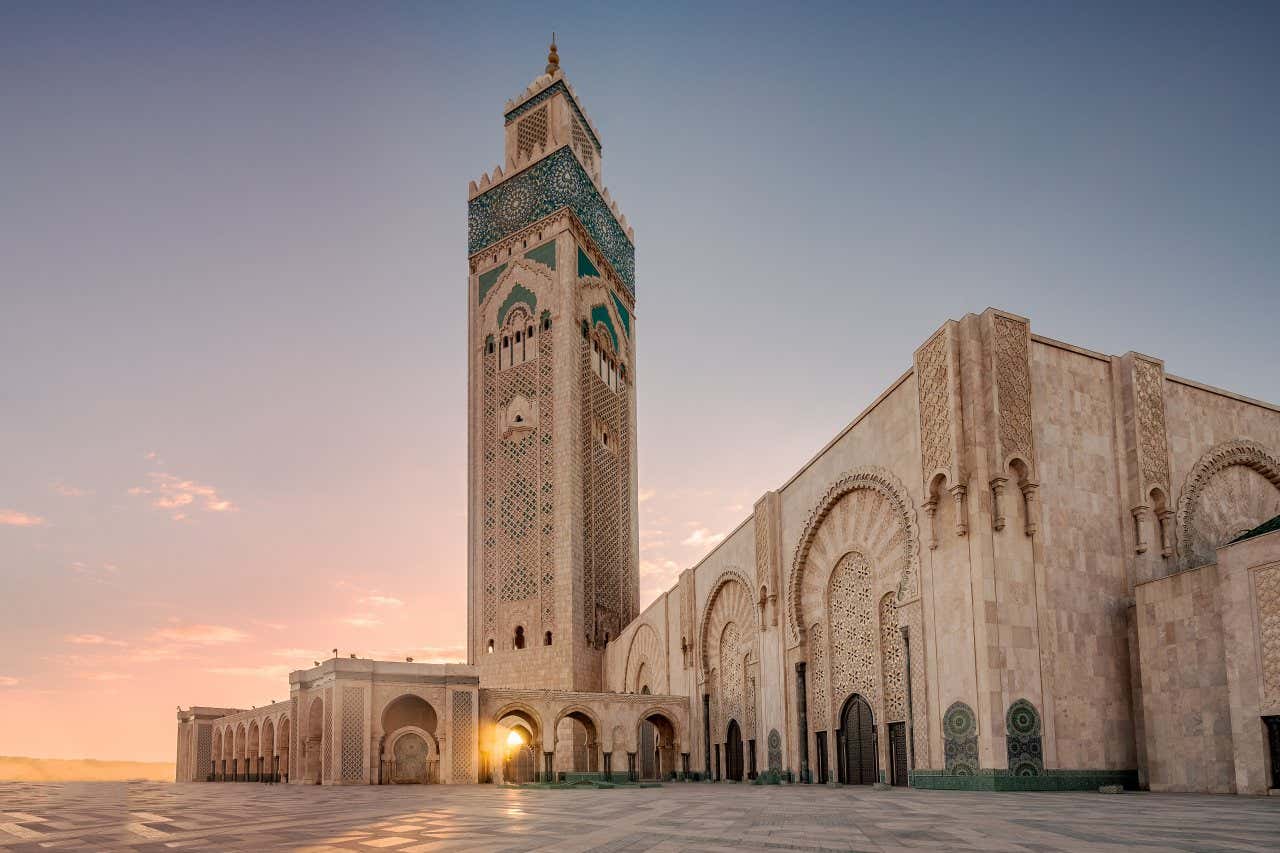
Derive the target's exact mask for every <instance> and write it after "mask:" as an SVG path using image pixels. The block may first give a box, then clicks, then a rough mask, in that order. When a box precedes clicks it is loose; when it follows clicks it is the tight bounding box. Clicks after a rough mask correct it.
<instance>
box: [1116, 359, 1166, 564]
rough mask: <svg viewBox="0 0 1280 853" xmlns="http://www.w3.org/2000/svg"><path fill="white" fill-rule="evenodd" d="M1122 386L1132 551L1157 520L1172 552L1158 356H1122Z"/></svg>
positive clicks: (1139, 548)
mask: <svg viewBox="0 0 1280 853" xmlns="http://www.w3.org/2000/svg"><path fill="white" fill-rule="evenodd" d="M1120 369H1121V371H1122V380H1121V387H1122V388H1123V389H1124V394H1125V401H1124V420H1125V424H1124V427H1125V447H1126V451H1127V453H1128V456H1129V458H1130V459H1131V460H1132V462H1131V466H1130V471H1129V488H1130V495H1129V512H1130V514H1131V515H1132V516H1133V523H1134V551H1135V552H1136V553H1138V554H1143V553H1145V552H1146V551H1147V550H1148V549H1149V547H1150V542H1149V539H1150V534H1149V532H1148V531H1149V525H1150V524H1151V521H1152V516H1153V511H1154V519H1155V523H1156V527H1157V531H1158V538H1159V541H1160V546H1161V548H1160V553H1161V555H1162V556H1164V557H1170V556H1172V555H1173V553H1174V539H1175V536H1174V530H1173V507H1172V505H1171V502H1172V494H1171V491H1170V483H1169V480H1170V477H1169V444H1168V439H1167V438H1166V436H1165V420H1164V365H1163V364H1161V363H1160V362H1159V361H1156V360H1155V359H1151V358H1147V357H1145V356H1141V355H1138V354H1137V353H1127V354H1126V355H1124V356H1123V357H1122V358H1121V359H1120Z"/></svg>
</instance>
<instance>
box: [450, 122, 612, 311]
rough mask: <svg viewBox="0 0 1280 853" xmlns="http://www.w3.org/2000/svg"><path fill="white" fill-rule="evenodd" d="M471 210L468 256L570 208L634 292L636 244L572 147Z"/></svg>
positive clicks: (470, 204)
mask: <svg viewBox="0 0 1280 853" xmlns="http://www.w3.org/2000/svg"><path fill="white" fill-rule="evenodd" d="M467 207H468V216H467V231H468V240H467V255H468V256H472V255H475V254H476V253H478V252H480V251H483V250H484V249H485V248H486V247H488V246H491V245H493V244H494V243H497V242H498V241H500V240H503V239H505V238H506V237H508V236H510V235H511V234H514V233H515V232H517V231H519V230H521V229H522V228H525V227H526V226H529V225H532V224H533V223H535V222H537V221H538V220H540V219H543V218H545V217H547V216H549V215H550V214H552V213H554V212H555V211H557V210H559V209H561V208H563V207H568V208H569V209H570V210H571V211H573V213H574V215H575V216H576V217H577V218H578V221H579V222H581V223H582V227H583V228H585V229H586V231H587V234H588V235H589V236H590V237H591V239H592V242H594V243H595V245H596V248H597V249H598V250H599V251H600V254H601V255H603V256H604V258H605V259H606V260H608V262H609V265H610V266H612V267H613V270H614V272H615V273H616V274H617V276H618V278H619V280H620V281H621V282H622V285H623V286H624V287H626V288H627V292H628V293H631V294H634V293H635V289H636V284H635V281H636V279H635V252H636V250H635V246H633V245H632V243H631V239H630V238H629V237H627V232H626V231H624V230H623V229H622V226H621V225H620V224H618V220H617V219H615V218H614V215H613V211H612V210H610V208H609V205H607V204H606V203H605V201H604V198H603V197H602V196H601V195H600V192H599V191H598V190H597V189H596V187H595V184H594V183H593V182H592V180H591V178H590V177H589V176H588V175H587V173H586V171H585V170H584V169H583V168H582V164H581V163H579V162H578V158H577V157H575V156H574V154H573V151H572V150H571V149H570V148H569V146H567V145H566V146H564V147H562V148H560V149H559V150H558V151H556V152H554V153H552V154H549V155H548V156H546V157H544V158H543V159H542V160H539V161H538V162H537V163H535V164H533V165H532V166H529V167H528V168H526V169H525V170H524V171H522V172H519V173H518V174H516V175H514V176H513V177H510V178H507V179H506V180H505V181H503V182H502V183H500V184H498V185H497V186H494V187H492V188H491V189H488V190H485V191H484V192H483V193H481V194H480V195H477V196H476V197H474V198H473V199H471V201H470V202H468V205H467Z"/></svg>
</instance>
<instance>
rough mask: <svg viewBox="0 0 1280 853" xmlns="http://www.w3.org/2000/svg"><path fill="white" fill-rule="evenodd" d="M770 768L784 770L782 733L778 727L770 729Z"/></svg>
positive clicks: (778, 770)
mask: <svg viewBox="0 0 1280 853" xmlns="http://www.w3.org/2000/svg"><path fill="white" fill-rule="evenodd" d="M769 770H771V771H773V772H775V773H781V772H782V735H780V734H778V730H777V729H770V730H769Z"/></svg>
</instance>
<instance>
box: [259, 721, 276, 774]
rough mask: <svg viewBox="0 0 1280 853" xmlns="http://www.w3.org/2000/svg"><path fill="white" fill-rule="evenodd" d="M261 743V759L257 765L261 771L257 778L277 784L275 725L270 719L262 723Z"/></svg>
mask: <svg viewBox="0 0 1280 853" xmlns="http://www.w3.org/2000/svg"><path fill="white" fill-rule="evenodd" d="M261 743H262V746H261V748H260V749H259V754H260V755H261V756H262V757H261V758H259V759H258V763H259V764H260V765H261V767H262V770H261V771H260V774H259V778H262V779H270V780H271V781H273V782H278V781H279V779H278V778H277V776H278V775H279V768H277V767H276V727H275V723H273V722H271V720H270V719H266V720H263V721H262V735H261Z"/></svg>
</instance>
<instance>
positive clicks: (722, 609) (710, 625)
mask: <svg viewBox="0 0 1280 853" xmlns="http://www.w3.org/2000/svg"><path fill="white" fill-rule="evenodd" d="M750 590H751V584H750V583H748V582H747V579H746V578H745V577H744V576H743V575H742V573H741V572H740V571H738V570H737V569H736V568H729V569H725V570H724V571H723V572H721V573H720V576H719V577H717V578H716V581H715V583H714V584H712V586H711V594H710V595H708V596H707V603H706V604H705V605H703V608H702V621H701V622H700V623H699V624H700V626H701V630H700V632H699V638H698V649H699V655H700V660H701V662H702V671H703V673H704V674H705V673H707V672H710V670H711V666H710V664H709V660H710V658H709V657H708V654H707V652H708V640H709V639H710V638H712V637H714V638H716V639H719V637H720V634H721V632H722V631H723V630H724V626H725V625H726V624H727V623H729V622H731V621H737V623H738V624H739V625H742V626H745V627H750V628H754V626H755V625H759V624H760V619H759V615H760V614H759V605H758V604H757V602H755V601H753V600H752V597H751V592H750ZM713 617H714V621H713Z"/></svg>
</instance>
